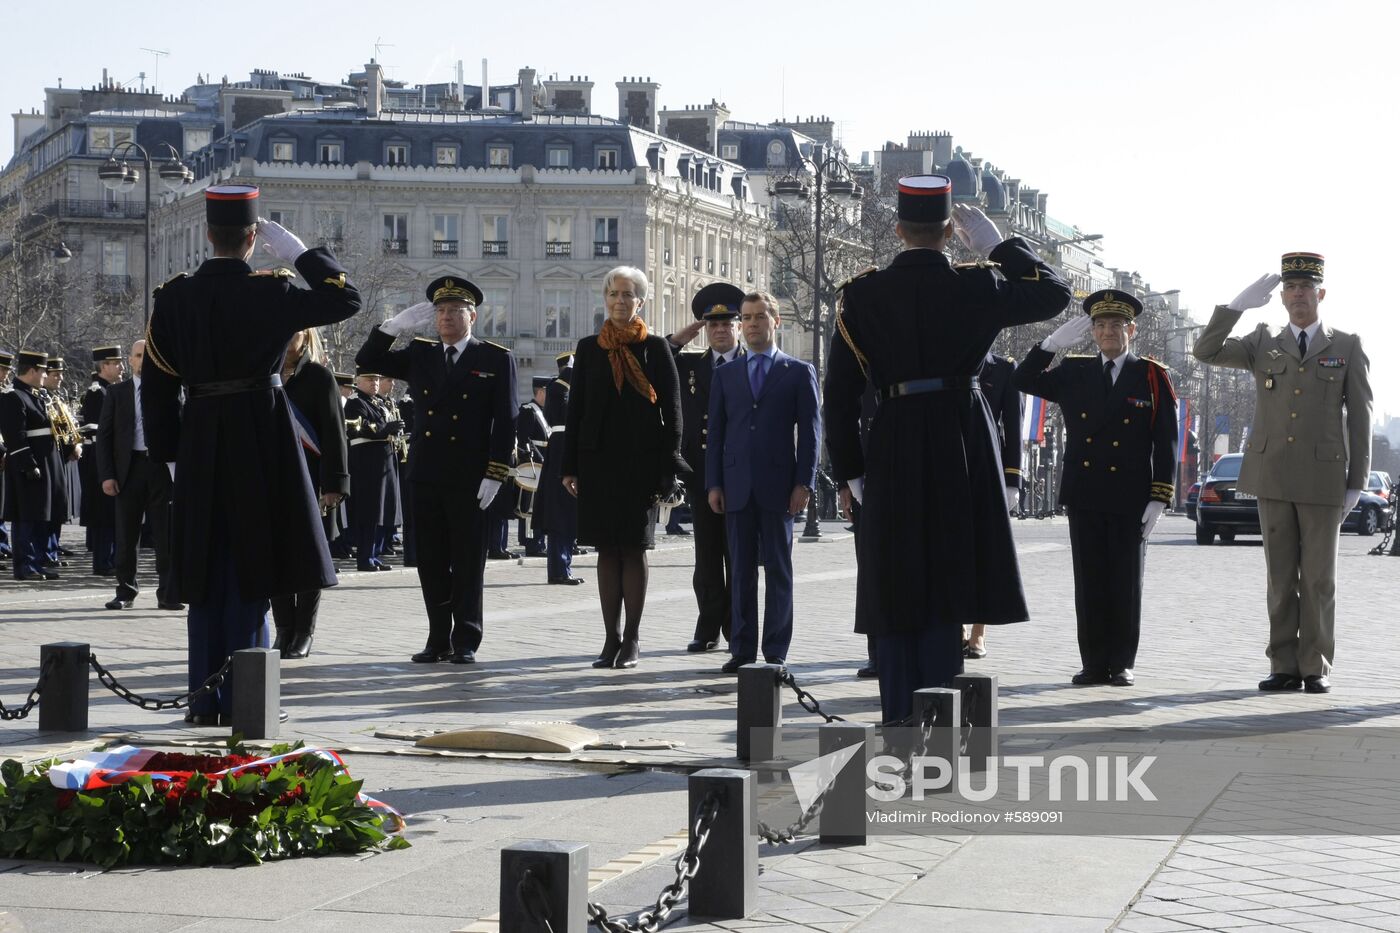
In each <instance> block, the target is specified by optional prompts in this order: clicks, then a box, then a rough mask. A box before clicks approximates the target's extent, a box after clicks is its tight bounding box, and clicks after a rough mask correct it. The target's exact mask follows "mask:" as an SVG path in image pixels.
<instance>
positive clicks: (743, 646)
mask: <svg viewBox="0 0 1400 933" xmlns="http://www.w3.org/2000/svg"><path fill="white" fill-rule="evenodd" d="M779 321H780V318H779V316H778V299H776V298H774V297H773V296H772V295H770V294H768V293H767V292H750V293H749V294H747V295H745V296H744V301H743V304H742V305H741V306H740V312H739V326H740V329H741V330H742V331H743V335H744V342H745V344H747V345H748V350H749V352H748V355H747V356H746V357H745V358H744V360H745V362H744V365H742V366H740V365H728V366H722V367H720V368H719V369H717V370H715V373H714V382H713V384H712V385H711V387H710V421H709V425H710V427H709V431H710V433H709V435H708V437H709V446H708V447H707V448H706V450H705V477H706V481H707V484H708V486H709V500H710V508H712V509H714V511H716V512H718V513H720V514H722V515H723V516H724V524H725V534H726V536H727V538H728V540H729V560H730V564H731V565H732V566H733V573H734V579H733V590H732V592H733V610H732V612H731V616H732V622H733V631H732V632H731V634H730V637H729V652H730V654H731V655H732V657H731V658H730V659H729V660H728V661H727V662H726V663H725V665H724V667H723V668H721V670H722V671H723V673H726V674H733V673H735V672H737V671H738V670H739V668H740V667H741V666H743V665H745V664H752V663H753V662H754V661H756V660H757V658H758V642H759V638H758V563H759V561H760V560H761V561H762V562H763V573H764V580H765V584H766V594H765V598H764V607H763V619H764V622H763V659H764V660H765V661H767V662H768V663H770V664H782V663H784V662H785V661H786V660H787V652H788V645H789V643H791V641H792V518H793V516H794V515H796V514H797V513H798V512H800V511H802V510H803V509H804V508H805V507H806V505H807V500H808V499H809V498H810V497H811V495H812V483H814V482H815V481H816V476H817V445H818V443H819V442H820V436H821V422H820V420H819V416H818V413H817V412H818V407H819V406H818V402H817V374H816V370H814V369H813V368H812V366H811V364H810V363H804V362H803V361H801V360H798V359H793V358H792V357H790V356H788V355H787V354H786V353H783V352H782V351H781V350H779V349H778V348H777V347H776V346H774V344H773V336H774V334H776V333H777V330H778V324H779ZM794 429H795V430H794ZM794 434H795V435H796V439H797V440H796V444H795V445H794V443H793V437H794Z"/></svg>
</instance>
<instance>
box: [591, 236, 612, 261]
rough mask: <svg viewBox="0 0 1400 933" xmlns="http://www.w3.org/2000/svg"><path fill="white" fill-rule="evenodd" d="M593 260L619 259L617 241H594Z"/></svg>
mask: <svg viewBox="0 0 1400 933" xmlns="http://www.w3.org/2000/svg"><path fill="white" fill-rule="evenodd" d="M593 258H594V259H616V258H617V242H616V241H613V240H594V241H593Z"/></svg>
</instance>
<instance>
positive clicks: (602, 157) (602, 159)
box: [594, 146, 622, 168]
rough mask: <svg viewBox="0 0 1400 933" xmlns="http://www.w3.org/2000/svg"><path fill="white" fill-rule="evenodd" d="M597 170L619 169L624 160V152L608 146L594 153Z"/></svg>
mask: <svg viewBox="0 0 1400 933" xmlns="http://www.w3.org/2000/svg"><path fill="white" fill-rule="evenodd" d="M594 156H595V159H594V163H595V165H594V167H595V168H617V166H618V164H619V162H620V161H621V158H622V151H621V150H620V149H618V148H617V147H615V146H608V147H607V148H604V149H598V150H595V152H594Z"/></svg>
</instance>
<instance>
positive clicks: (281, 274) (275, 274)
mask: <svg viewBox="0 0 1400 933" xmlns="http://www.w3.org/2000/svg"><path fill="white" fill-rule="evenodd" d="M248 274H249V275H254V276H258V277H271V278H279V279H290V278H294V277H295V276H296V273H295V272H293V271H292V270H291V269H282V268H277V269H259V270H257V271H256V272H249V273H248Z"/></svg>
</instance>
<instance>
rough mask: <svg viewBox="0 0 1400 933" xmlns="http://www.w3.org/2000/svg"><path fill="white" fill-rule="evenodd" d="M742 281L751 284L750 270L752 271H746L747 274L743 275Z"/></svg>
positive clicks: (751, 274) (751, 272) (751, 273)
mask: <svg viewBox="0 0 1400 933" xmlns="http://www.w3.org/2000/svg"><path fill="white" fill-rule="evenodd" d="M744 281H745V282H752V281H753V270H752V269H750V270H749V271H747V272H745V273H744Z"/></svg>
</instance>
